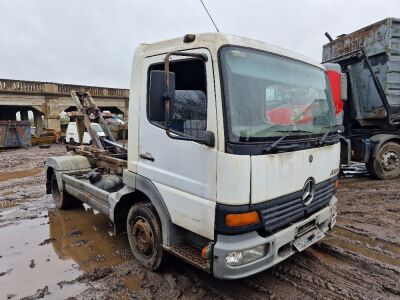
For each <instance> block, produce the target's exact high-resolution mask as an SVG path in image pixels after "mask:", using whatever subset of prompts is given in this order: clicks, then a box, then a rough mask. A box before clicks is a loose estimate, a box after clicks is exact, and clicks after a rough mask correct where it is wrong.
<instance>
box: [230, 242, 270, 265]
mask: <svg viewBox="0 0 400 300" xmlns="http://www.w3.org/2000/svg"><path fill="white" fill-rule="evenodd" d="M267 250H268V247H267V246H266V245H260V246H257V247H254V248H250V249H246V250H242V251H232V252H229V253H228V255H227V256H226V258H225V262H226V264H227V265H228V266H231V267H234V266H240V265H244V264H247V263H249V262H252V261H255V260H257V259H259V258H261V257H263V256H265V255H266V254H267Z"/></svg>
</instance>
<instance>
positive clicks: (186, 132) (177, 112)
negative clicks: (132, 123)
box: [137, 49, 217, 239]
mask: <svg viewBox="0 0 400 300" xmlns="http://www.w3.org/2000/svg"><path fill="white" fill-rule="evenodd" d="M185 52H192V53H203V54H205V55H206V56H207V58H208V60H207V61H204V60H202V59H199V58H187V57H186V58H184V57H176V56H172V57H171V60H170V72H173V73H174V75H175V89H176V92H175V107H171V111H173V113H172V114H173V115H172V116H171V120H170V121H169V122H160V121H155V120H151V119H150V117H149V113H148V111H149V101H150V100H149V99H150V98H149V86H150V85H149V80H150V76H151V72H153V71H162V70H164V58H165V54H163V55H159V56H153V57H149V58H146V59H145V61H144V64H143V70H142V78H143V79H144V78H146V79H147V80H143V85H142V90H143V91H146V92H142V93H141V95H142V96H141V100H140V121H139V125H140V126H139V141H140V142H139V159H138V166H137V172H138V174H140V175H142V176H144V177H146V178H148V179H150V180H151V181H152V182H153V183H154V184H155V186H156V187H157V189H158V191H159V192H160V194H161V196H162V198H163V200H164V202H165V204H166V206H167V208H168V211H169V214H170V216H171V219H172V222H173V223H174V224H176V225H179V226H181V227H183V228H186V229H188V230H190V231H192V232H196V233H197V234H199V235H202V236H204V237H207V238H210V239H212V238H213V237H214V216H215V201H216V191H217V189H216V184H217V182H216V176H217V174H216V164H217V152H216V146H214V147H209V146H206V145H204V144H201V143H199V142H194V141H186V140H177V139H173V138H171V137H169V136H168V135H167V134H166V130H165V129H166V126H168V127H169V128H172V129H173V130H174V132H178V135H179V134H182V136H189V137H190V136H193V137H199V136H201V135H202V132H203V131H206V130H207V131H211V132H213V133H214V135H215V140H217V120H216V108H215V107H216V105H215V92H214V91H215V89H214V80H213V69H212V68H213V66H212V59H211V55H210V52H209V51H208V50H206V49H196V50H189V51H185ZM144 85H145V86H144Z"/></svg>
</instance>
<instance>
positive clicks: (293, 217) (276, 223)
mask: <svg viewBox="0 0 400 300" xmlns="http://www.w3.org/2000/svg"><path fill="white" fill-rule="evenodd" d="M335 181H336V178H331V179H328V180H326V181H323V182H321V183H318V184H316V185H315V194H314V198H313V200H312V202H311V203H310V204H309V205H307V206H306V205H304V204H303V201H302V199H301V196H302V194H303V192H302V191H298V192H295V193H292V194H289V195H286V196H283V197H279V198H277V199H274V200H271V201H268V202H267V203H266V205H264V206H263V207H262V209H260V213H261V216H262V220H263V224H264V228H265V230H266V231H267V232H269V233H271V232H274V231H277V230H279V229H282V228H284V227H287V226H289V225H290V224H292V223H294V222H296V221H298V220H300V219H302V218H304V217H305V216H307V215H310V214H311V213H313V212H315V211H316V210H318V209H321V208H322V207H324V206H326V205H327V204H328V203H329V201H330V200H331V198H332V196H333V195H334V194H335Z"/></svg>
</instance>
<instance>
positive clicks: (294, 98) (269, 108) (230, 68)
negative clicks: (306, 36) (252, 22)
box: [220, 46, 336, 142]
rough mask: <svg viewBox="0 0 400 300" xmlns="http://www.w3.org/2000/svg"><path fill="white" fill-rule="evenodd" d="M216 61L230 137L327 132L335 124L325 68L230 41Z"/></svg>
mask: <svg viewBox="0 0 400 300" xmlns="http://www.w3.org/2000/svg"><path fill="white" fill-rule="evenodd" d="M220 61H221V65H222V76H223V80H222V81H223V85H224V97H225V109H226V117H227V129H228V138H229V141H230V142H251V141H259V140H261V141H262V140H265V139H268V140H270V139H271V138H272V139H276V138H279V137H281V136H284V135H285V136H287V135H290V136H291V135H294V136H304V135H310V134H325V133H326V132H329V131H331V130H332V129H333V127H332V126H334V125H335V124H336V120H335V113H334V107H333V103H332V95H331V90H330V86H329V82H328V79H327V75H326V73H325V72H324V70H323V69H320V68H318V67H315V66H312V65H309V64H306V63H302V62H299V61H296V60H293V59H290V58H286V57H283V56H279V55H275V54H271V53H266V52H262V51H257V50H252V49H247V48H241V47H233V46H232V47H231V46H229V47H224V48H222V49H221V52H220Z"/></svg>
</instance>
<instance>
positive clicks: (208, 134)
mask: <svg viewBox="0 0 400 300" xmlns="http://www.w3.org/2000/svg"><path fill="white" fill-rule="evenodd" d="M203 143H204V145H206V146H208V147H214V146H215V135H214V132H212V131H208V130H207V131H205V132H204V136H203Z"/></svg>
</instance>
